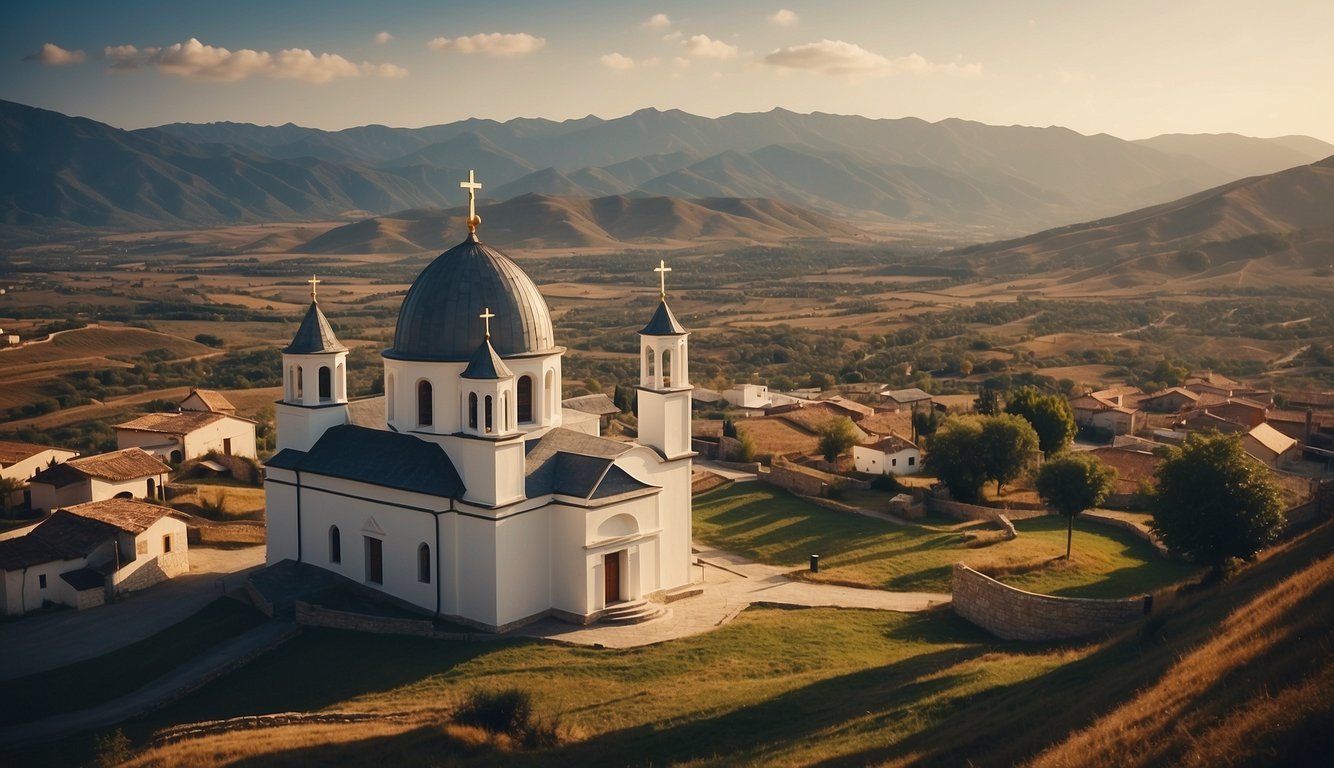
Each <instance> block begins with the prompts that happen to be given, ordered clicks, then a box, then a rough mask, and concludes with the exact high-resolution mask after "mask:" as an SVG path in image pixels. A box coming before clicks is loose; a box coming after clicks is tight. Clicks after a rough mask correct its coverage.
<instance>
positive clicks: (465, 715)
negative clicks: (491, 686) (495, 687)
mask: <svg viewBox="0 0 1334 768" xmlns="http://www.w3.org/2000/svg"><path fill="white" fill-rule="evenodd" d="M454 722H456V723H458V724H459V725H471V726H475V727H477V728H481V729H482V730H484V731H489V732H491V733H495V734H504V735H506V736H509V737H510V738H512V739H514V740H515V741H516V742H517V743H519V744H522V745H523V746H524V747H527V748H529V749H534V748H538V747H550V746H555V745H556V744H557V743H558V742H559V740H560V739H559V730H560V727H559V723H558V722H555V721H548V720H544V719H542V718H540V717H537V716H536V715H535V714H534V713H533V695H532V694H531V693H529V692H528V691H525V690H523V689H522V688H504V689H502V690H499V691H483V690H473V691H472V692H471V693H469V694H468V697H467V699H466V700H465V701H464V702H463V705H462V706H460V707H459V708H458V710H456V711H455V712H454Z"/></svg>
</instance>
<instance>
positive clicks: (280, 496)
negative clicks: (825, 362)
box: [264, 467, 297, 565]
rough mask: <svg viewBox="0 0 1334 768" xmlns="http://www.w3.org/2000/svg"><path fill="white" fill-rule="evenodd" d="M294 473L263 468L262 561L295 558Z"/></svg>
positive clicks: (271, 562) (265, 562)
mask: <svg viewBox="0 0 1334 768" xmlns="http://www.w3.org/2000/svg"><path fill="white" fill-rule="evenodd" d="M295 483H296V473H295V472H292V471H291V470H287V469H278V468H277V467H265V469H264V530H265V533H264V541H265V543H266V549H265V554H264V564H265V565H273V564H274V563H277V562H280V561H282V560H295V559H296V556H297V552H296V488H295V487H294V485H295Z"/></svg>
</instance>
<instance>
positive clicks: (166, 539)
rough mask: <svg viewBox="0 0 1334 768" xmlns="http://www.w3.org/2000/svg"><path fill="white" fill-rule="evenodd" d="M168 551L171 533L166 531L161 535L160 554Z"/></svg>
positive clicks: (169, 549)
mask: <svg viewBox="0 0 1334 768" xmlns="http://www.w3.org/2000/svg"><path fill="white" fill-rule="evenodd" d="M170 551H171V534H170V533H168V534H166V535H165V536H163V537H162V554H164V555H165V554H167V553H168V552H170Z"/></svg>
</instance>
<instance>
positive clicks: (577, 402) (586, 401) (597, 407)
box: [560, 393, 621, 434]
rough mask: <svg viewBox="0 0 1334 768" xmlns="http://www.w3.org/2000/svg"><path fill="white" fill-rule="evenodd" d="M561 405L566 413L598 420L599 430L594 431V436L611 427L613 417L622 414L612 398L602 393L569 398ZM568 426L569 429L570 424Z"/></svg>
mask: <svg viewBox="0 0 1334 768" xmlns="http://www.w3.org/2000/svg"><path fill="white" fill-rule="evenodd" d="M560 405H561V408H563V409H565V410H566V411H573V412H574V413H578V414H583V415H586V416H590V417H593V418H595V419H597V422H598V429H597V430H594V431H592V434H600V431H601V430H606V429H607V428H608V427H610V426H611V419H612V417H613V416H615V415H616V414H618V413H620V412H621V409H620V408H617V407H616V405H615V404H614V403H612V401H611V398H610V397H607V396H606V395H604V394H601V393H598V394H593V395H580V396H579V397H567V398H566V399H564V400H562V401H561V403H560ZM575 418H577V417H575ZM566 426H567V428H568V427H569V425H568V424H567V425H566Z"/></svg>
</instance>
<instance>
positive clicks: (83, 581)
mask: <svg viewBox="0 0 1334 768" xmlns="http://www.w3.org/2000/svg"><path fill="white" fill-rule="evenodd" d="M60 578H61V579H62V580H63V581H64V582H65V583H66V584H68V585H70V586H71V587H74V589H75V590H76V591H78V592H83V591H85V590H89V589H101V588H103V587H105V586H106V583H107V577H105V576H103V575H102V574H100V573H98V572H97V571H94V570H93V569H92V568H76V569H75V570H72V571H66V572H64V573H62V574H60Z"/></svg>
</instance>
